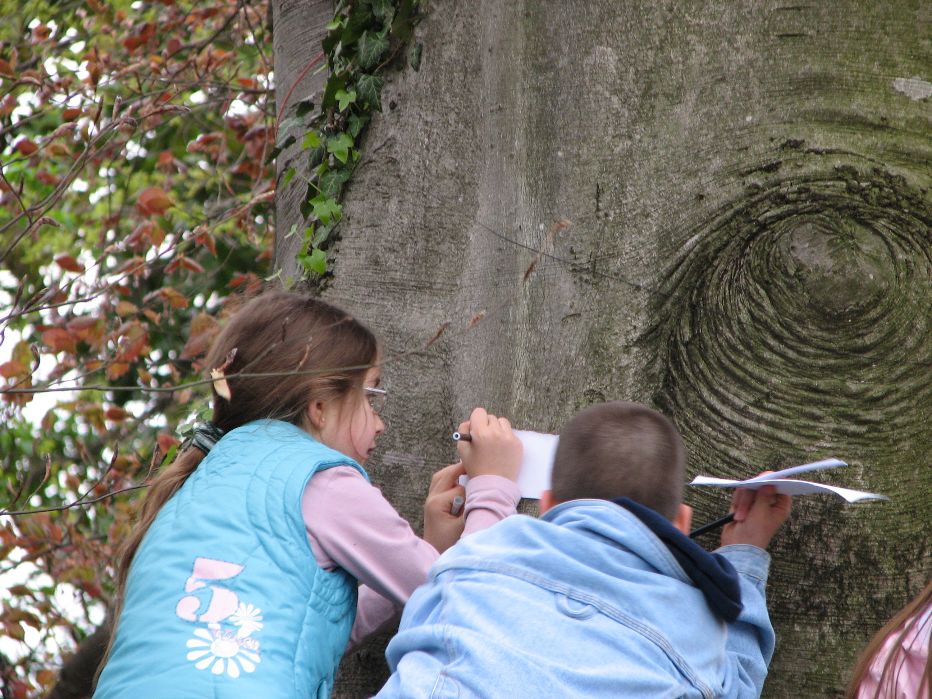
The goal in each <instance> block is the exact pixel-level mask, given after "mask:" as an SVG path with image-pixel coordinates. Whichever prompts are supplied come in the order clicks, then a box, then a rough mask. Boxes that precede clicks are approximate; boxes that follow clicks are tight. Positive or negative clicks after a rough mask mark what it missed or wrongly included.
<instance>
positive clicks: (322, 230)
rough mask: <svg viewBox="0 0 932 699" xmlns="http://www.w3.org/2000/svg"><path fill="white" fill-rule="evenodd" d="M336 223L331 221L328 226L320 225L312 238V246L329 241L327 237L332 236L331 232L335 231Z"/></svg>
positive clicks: (316, 246)
mask: <svg viewBox="0 0 932 699" xmlns="http://www.w3.org/2000/svg"><path fill="white" fill-rule="evenodd" d="M336 225H337V224H336V223H333V222H331V223H329V224H328V225H326V226H318V227H317V231H316V232H315V233H314V237H313V238H311V247H315V248H318V247H320V246H321V245H323V244H324V243H325V242H327V239H328V238H329V237H330V233H331V232H332V231H333V228H334V226H336Z"/></svg>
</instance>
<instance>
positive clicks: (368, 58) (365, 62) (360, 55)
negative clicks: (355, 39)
mask: <svg viewBox="0 0 932 699" xmlns="http://www.w3.org/2000/svg"><path fill="white" fill-rule="evenodd" d="M387 50H388V39H387V38H386V37H385V36H383V35H382V34H373V33H371V32H363V35H362V36H361V37H359V43H358V45H357V47H356V61H357V63H359V67H360V68H362V69H363V70H368V69H369V68H372V67H373V66H375V65H376V64H377V63H378V62H379V60H380V59H381V58H382V54H384V53H385V52H386V51H387Z"/></svg>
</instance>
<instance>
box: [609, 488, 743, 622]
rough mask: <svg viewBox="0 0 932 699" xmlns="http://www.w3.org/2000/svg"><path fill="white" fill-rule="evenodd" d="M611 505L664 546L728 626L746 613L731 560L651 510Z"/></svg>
mask: <svg viewBox="0 0 932 699" xmlns="http://www.w3.org/2000/svg"><path fill="white" fill-rule="evenodd" d="M611 502H613V503H615V504H616V505H618V506H619V507H623V508H624V509H626V510H628V512H630V513H631V514H633V515H634V516H635V517H637V518H638V519H639V520H640V521H641V523H642V524H644V526H646V527H647V528H648V529H650V530H651V532H653V533H654V535H655V536H656V537H657V538H658V539H660V541H661V542H663V544H664V545H665V546H666V547H667V548H668V549H669V550H670V553H671V554H673V557H674V558H676V560H677V562H678V563H679V564H680V566H682V568H683V570H684V571H685V573H686V574H687V575H688V576H689V577H690V579H691V580H692V581H693V583H694V584H695V585H696V587H698V588H699V590H700V591H701V592H702V594H703V596H705V599H706V602H707V603H708V605H709V607H711V608H712V610H713V611H715V613H716V614H718V615H719V616H720V617H722V618H723V619H724V620H725V621H727V622H728V623H731V622H733V621H734V620H735V619H737V618H738V615H739V614H740V613H741V610H742V609H743V606H742V604H741V584H740V580H739V578H738V573H737V571H736V570H735V568H734V566H733V565H731V563H730V562H729V561H728V559H726V558H725V557H724V556H722V555H721V554H718V553H709V552H708V551H706V550H705V549H704V548H702V547H701V546H699V544H697V543H696V542H695V541H693V540H692V539H690V538H689V537H688V536H686V535H685V534H683V533H682V532H681V531H680V530H678V529H677V528H676V527H674V526H673V524H671V523H670V521H669V520H667V519H666V518H665V517H663V516H661V515H660V514H658V513H657V512H655V511H654V510H652V509H650V508H649V507H645V506H644V505H640V504H638V503H636V502H634V501H633V500H630V499H629V498H616V499H614V500H612V501H611Z"/></svg>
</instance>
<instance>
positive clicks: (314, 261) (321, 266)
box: [298, 248, 327, 275]
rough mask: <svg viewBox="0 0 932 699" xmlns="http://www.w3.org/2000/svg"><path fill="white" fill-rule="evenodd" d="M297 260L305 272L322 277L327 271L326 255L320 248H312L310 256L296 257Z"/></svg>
mask: <svg viewBox="0 0 932 699" xmlns="http://www.w3.org/2000/svg"><path fill="white" fill-rule="evenodd" d="M298 260H299V261H300V262H301V264H302V265H303V266H304V268H305V269H306V270H308V271H310V272H314V273H315V274H319V275H323V274H325V273H326V271H327V253H325V252H324V251H323V250H321V249H320V248H314V249H313V250H312V251H311V254H310V255H298Z"/></svg>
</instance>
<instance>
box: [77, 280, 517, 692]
mask: <svg viewBox="0 0 932 699" xmlns="http://www.w3.org/2000/svg"><path fill="white" fill-rule="evenodd" d="M378 362H379V356H378V345H377V343H376V340H375V338H374V337H373V335H372V333H371V332H370V331H369V330H368V329H367V328H366V327H365V326H363V325H362V324H361V323H359V322H358V321H357V320H355V319H354V318H352V317H351V316H349V315H347V314H346V313H344V312H343V311H340V310H339V309H337V308H334V307H333V306H330V305H329V304H326V303H324V302H322V301H320V300H318V299H315V298H312V297H308V296H304V295H300V294H293V293H285V292H272V293H266V294H263V295H261V296H259V297H257V298H255V299H253V300H252V301H250V302H248V303H246V304H245V305H244V306H243V308H242V309H241V310H240V311H239V312H238V313H236V314H235V316H234V317H233V318H232V319H231V320H230V322H229V324H228V325H227V327H226V328H225V329H224V330H223V332H221V334H220V335H219V337H218V338H217V340H216V342H215V344H214V347H213V348H212V349H211V352H210V354H209V355H208V357H207V366H208V367H211V368H213V369H214V371H212V372H211V373H212V375H213V376H214V378H215V381H214V411H213V421H212V423H211V427H210V428H209V429H198V430H197V431H196V433H195V437H194V441H193V444H192V446H191V447H189V448H187V449H184V450H183V451H182V452H181V454H180V455H179V456H178V458H177V459H176V460H175V461H174V462H173V463H172V464H171V465H170V466H168V467H167V468H166V469H164V471H162V472H161V473H160V474H159V475H158V477H157V478H156V479H155V480H154V482H153V483H152V486H151V487H150V489H149V493H148V496H147V498H146V501H145V503H144V505H143V507H142V511H141V515H140V521H139V523H138V525H137V527H136V529H135V530H134V532H133V534H132V535H131V536H130V538H129V540H128V541H127V542H126V544H125V546H124V549H123V557H122V561H121V564H120V568H119V570H118V576H117V583H118V590H117V592H118V594H117V611H116V619H117V621H116V624H115V632H114V634H113V638H112V641H111V648H110V651H109V653H108V657H107V658H106V659H105V666H104V668H103V671H102V673H101V675H100V679H99V682H98V685H97V690H96V693H95V695H94V696H95V697H96V698H98V699H110V698H112V697H134V699H135V698H136V697H142V696H147V697H173V698H177V697H206V696H209V697H214V698H216V699H220V698H230V697H259V696H263V697H315V698H324V697H328V696H329V695H330V691H331V689H332V687H333V676H334V672H335V670H336V667H337V665H338V663H339V661H340V658H341V656H342V654H343V652H344V650H345V649H346V647H347V641H348V640H349V639H350V636H351V632H352V638H353V640H354V641H355V640H358V639H360V638H361V637H363V636H364V635H365V634H366V633H368V632H371V631H374V630H377V629H378V628H379V627H381V626H384V625H385V624H386V623H387V622H389V621H391V620H392V619H393V618H394V617H395V616H396V615H397V612H398V610H399V609H400V607H401V606H403V605H404V603H405V601H407V599H408V597H409V596H410V595H411V593H412V592H413V590H414V588H416V587H417V586H418V585H420V584H421V583H422V582H424V580H425V579H426V576H427V570H428V569H429V567H430V565H431V564H432V563H433V561H434V560H435V559H436V558H437V557H438V556H439V553H438V552H439V551H443V550H444V549H446V548H447V547H449V546H450V545H451V544H453V543H454V542H455V541H456V539H457V538H458V536H459V535H460V533H461V532H463V530H464V522H463V517H462V516H453V515H451V514H450V506H451V502H452V500H453V497H454V496H456V495H458V494H462V493H463V488H461V487H460V486H458V485H457V480H458V478H459V476H460V475H461V474H462V473H464V472H465V473H469V474H470V475H472V476H475V477H474V478H471V479H470V481H469V484H468V485H467V487H466V489H465V497H466V506H465V508H464V512H465V531H466V533H469V532H471V531H475V530H477V529H480V528H482V527H485V526H488V525H489V524H492V523H494V522H496V521H498V520H499V519H501V518H503V517H505V516H507V515H509V514H512V513H513V512H514V511H515V506H516V504H517V501H518V498H519V493H518V490H517V486H516V484H515V483H514V480H515V478H516V476H517V468H518V464H519V462H520V458H521V445H520V442H519V441H518V439H517V437H515V435H514V433H513V432H512V430H511V426H510V425H509V424H508V422H507V420H505V419H504V418H495V417H494V416H490V415H487V414H486V413H485V411H483V410H481V409H477V410H475V411H474V412H473V414H472V416H471V419H470V422H469V423H464V425H463V426H461V427H463V428H464V429H468V430H469V431H471V432H472V435H473V442H472V443H471V444H470V448H469V449H464V450H461V451H462V453H463V457H464V463H461V464H454V465H453V466H448V467H447V468H445V469H442V470H441V471H439V472H438V473H437V474H436V475H435V476H434V478H433V480H432V482H431V486H430V491H429V494H428V498H427V501H426V503H425V514H424V520H425V523H424V532H425V539H426V540H422V539H419V538H418V537H417V536H416V535H415V534H414V533H413V532H412V530H411V528H410V526H409V525H408V523H407V522H406V521H405V520H403V519H402V518H401V517H400V516H399V515H398V513H397V512H395V510H394V509H393V508H392V507H391V505H389V504H388V502H387V501H386V500H385V499H384V498H383V497H382V495H381V493H380V492H379V491H378V489H376V488H374V487H373V486H371V485H370V484H369V482H368V476H367V475H366V473H365V471H364V470H363V464H365V462H366V460H367V459H368V458H369V456H370V454H371V453H372V451H373V449H375V443H376V440H377V439H378V437H379V435H380V434H381V433H382V431H383V430H384V428H385V426H384V424H383V422H382V419H381V418H380V416H379V410H380V409H381V407H382V403H383V401H384V399H385V397H386V393H385V390H384V389H382V388H379V379H380V372H379V367H378ZM360 583H361V585H360ZM357 590H358V607H359V613H358V614H357ZM354 619H355V624H354Z"/></svg>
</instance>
